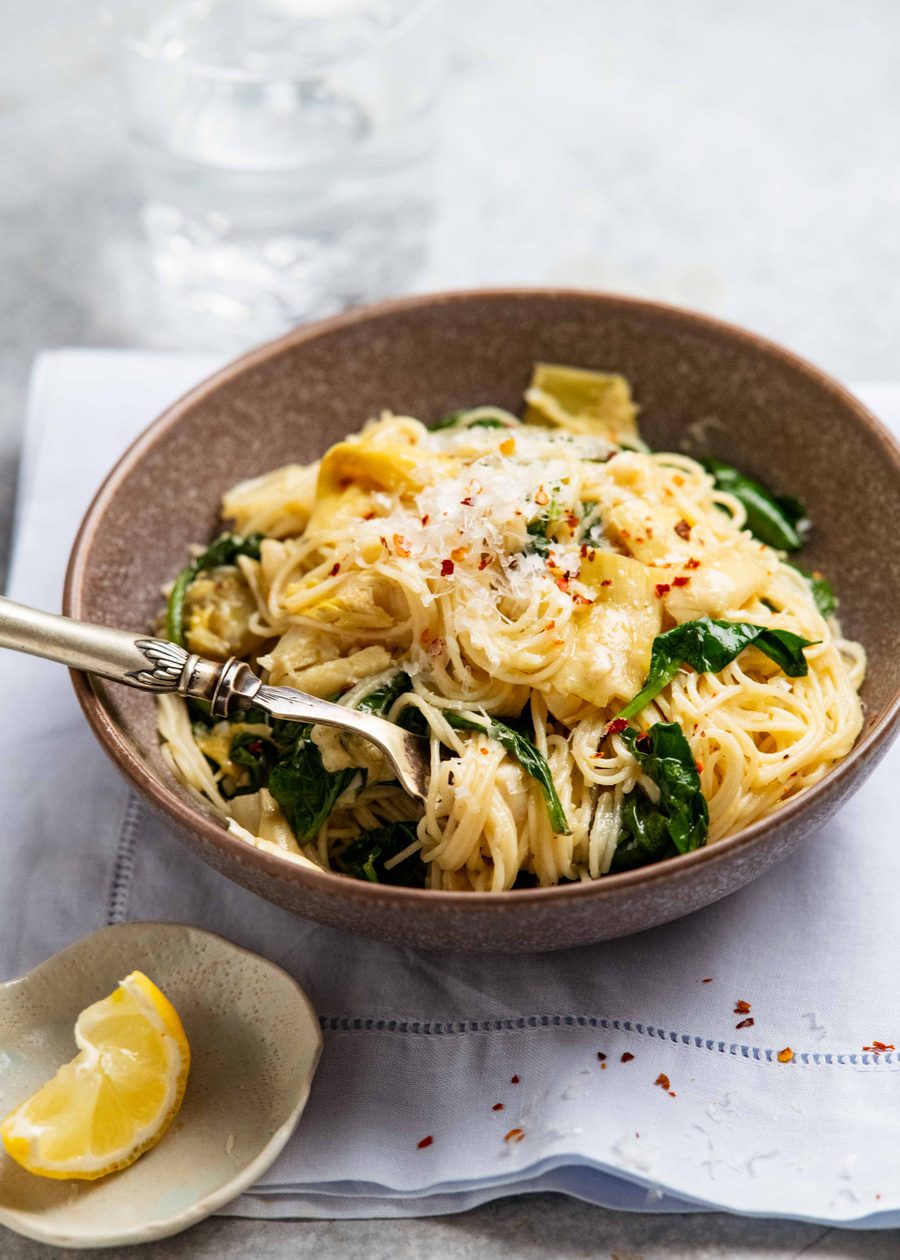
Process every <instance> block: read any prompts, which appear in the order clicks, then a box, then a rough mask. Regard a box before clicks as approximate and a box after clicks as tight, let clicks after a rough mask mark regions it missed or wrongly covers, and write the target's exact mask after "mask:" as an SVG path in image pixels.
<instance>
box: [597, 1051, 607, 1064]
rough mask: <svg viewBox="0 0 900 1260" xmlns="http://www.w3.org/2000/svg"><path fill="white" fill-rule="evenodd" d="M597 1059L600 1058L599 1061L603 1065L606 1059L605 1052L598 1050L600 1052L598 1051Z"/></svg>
mask: <svg viewBox="0 0 900 1260" xmlns="http://www.w3.org/2000/svg"><path fill="white" fill-rule="evenodd" d="M597 1058H598V1059H599V1060H600V1062H601V1063H602V1062H603V1060H604V1059H605V1058H606V1055H605V1054H604V1053H603V1051H602V1050H598V1051H597Z"/></svg>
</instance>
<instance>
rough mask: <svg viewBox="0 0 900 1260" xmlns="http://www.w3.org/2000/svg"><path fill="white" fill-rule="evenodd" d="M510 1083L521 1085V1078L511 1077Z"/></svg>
mask: <svg viewBox="0 0 900 1260" xmlns="http://www.w3.org/2000/svg"><path fill="white" fill-rule="evenodd" d="M509 1083H510V1085H518V1083H519V1078H518V1076H511V1077H510V1078H509Z"/></svg>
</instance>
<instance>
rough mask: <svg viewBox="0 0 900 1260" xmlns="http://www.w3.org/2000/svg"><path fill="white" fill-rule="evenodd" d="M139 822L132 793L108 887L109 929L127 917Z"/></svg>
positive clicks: (139, 804)
mask: <svg viewBox="0 0 900 1260" xmlns="http://www.w3.org/2000/svg"><path fill="white" fill-rule="evenodd" d="M140 821H141V803H140V801H139V800H138V798H137V797H136V796H135V795H134V794H133V793H132V794H131V795H130V796H129V797H128V804H127V805H126V807H125V816H124V819H123V820H122V830H121V832H120V833H119V843H118V845H117V847H116V860H115V862H114V863H113V871H112V879H111V880H110V886H109V900H108V902H107V909H106V922H107V924H108V925H109V926H110V927H112V926H113V925H114V924H116V923H124V922H125V920H126V918H127V917H128V902H129V899H130V897H131V879H132V876H133V875H134V850H135V843H136V841H137V832H138V826H139V825H140Z"/></svg>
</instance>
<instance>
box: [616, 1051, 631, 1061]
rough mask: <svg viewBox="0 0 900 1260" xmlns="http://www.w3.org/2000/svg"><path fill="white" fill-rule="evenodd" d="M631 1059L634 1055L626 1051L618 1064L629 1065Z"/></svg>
mask: <svg viewBox="0 0 900 1260" xmlns="http://www.w3.org/2000/svg"><path fill="white" fill-rule="evenodd" d="M633 1058H634V1055H633V1054H632V1053H631V1051H630V1050H626V1051H625V1053H624V1054H623V1055H622V1058H621V1059H620V1060H619V1062H620V1063H630V1062H631V1060H632V1059H633Z"/></svg>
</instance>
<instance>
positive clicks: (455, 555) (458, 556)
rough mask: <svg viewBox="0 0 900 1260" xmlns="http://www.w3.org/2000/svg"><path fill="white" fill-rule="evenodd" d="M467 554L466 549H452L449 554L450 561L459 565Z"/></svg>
mask: <svg viewBox="0 0 900 1260" xmlns="http://www.w3.org/2000/svg"><path fill="white" fill-rule="evenodd" d="M468 554H469V548H468V547H454V548H453V550H452V551H451V552H450V559H451V560H453V561H454V562H455V563H456V564H460V563H461V561H463V560H465V558H466V556H467V555H468Z"/></svg>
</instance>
